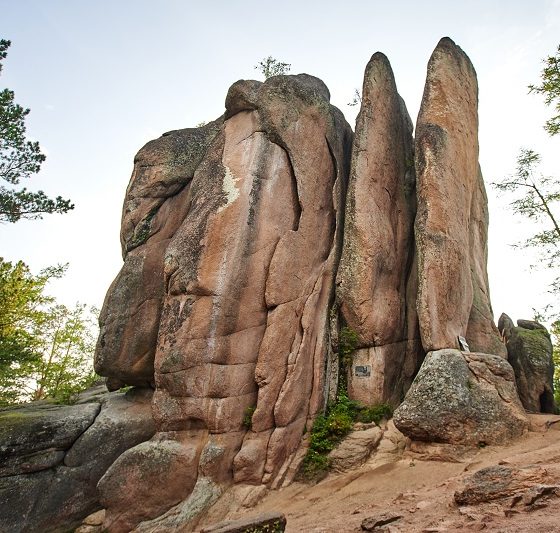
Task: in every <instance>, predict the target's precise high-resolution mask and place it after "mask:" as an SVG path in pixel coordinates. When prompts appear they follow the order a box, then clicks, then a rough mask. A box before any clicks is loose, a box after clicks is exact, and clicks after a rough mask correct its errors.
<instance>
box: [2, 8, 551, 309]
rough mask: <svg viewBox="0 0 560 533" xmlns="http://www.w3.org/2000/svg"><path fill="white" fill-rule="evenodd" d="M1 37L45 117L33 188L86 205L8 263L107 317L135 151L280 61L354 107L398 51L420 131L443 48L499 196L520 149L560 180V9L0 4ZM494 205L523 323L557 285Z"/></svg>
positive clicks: (502, 273) (36, 228)
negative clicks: (558, 77)
mask: <svg viewBox="0 0 560 533" xmlns="http://www.w3.org/2000/svg"><path fill="white" fill-rule="evenodd" d="M0 13H1V17H0V37H2V38H6V39H10V40H11V41H12V46H11V48H10V49H9V53H8V58H7V59H6V60H5V63H4V64H5V67H4V70H3V72H2V75H1V77H0V88H3V87H9V88H11V89H13V90H14V91H15V93H16V101H17V102H18V103H20V104H21V105H23V106H25V107H29V108H31V114H30V115H29V117H28V121H27V124H28V133H29V135H30V136H31V137H32V138H33V139H36V140H39V141H40V142H41V144H42V146H43V148H44V150H45V152H46V153H47V162H46V163H45V164H44V167H43V170H42V171H41V173H40V174H39V175H38V176H36V177H34V178H33V179H32V180H31V181H30V182H29V186H30V187H31V188H35V189H38V188H41V189H43V190H45V191H46V192H47V193H50V194H52V195H57V194H61V195H62V196H64V197H69V198H71V199H72V200H73V201H74V202H75V203H76V209H75V211H74V212H72V213H71V214H68V215H64V216H49V217H48V218H46V219H44V220H43V221H35V222H19V223H17V224H16V225H4V226H0V242H1V248H0V253H1V254H2V255H3V256H4V257H5V258H7V259H23V260H24V261H26V262H27V263H28V264H29V265H30V266H31V267H32V269H34V270H38V269H40V268H42V267H44V266H47V265H50V264H55V263H66V262H68V263H69V264H70V268H69V271H68V274H67V276H66V277H65V279H64V280H61V281H59V282H56V284H55V285H53V287H52V291H51V292H52V293H53V294H54V295H55V296H57V297H58V298H60V299H61V300H62V301H64V302H65V303H73V302H75V301H77V300H79V301H82V302H86V303H90V304H96V305H98V306H99V305H101V303H102V300H103V297H104V295H105V292H106V290H107V288H108V286H109V284H110V282H111V281H112V279H113V277H114V276H115V275H116V273H117V272H118V270H119V268H120V265H121V258H120V244H119V225H120V212H121V206H122V201H123V198H124V193H125V189H126V185H127V183H128V180H129V177H130V173H131V170H132V162H133V157H134V154H135V153H136V152H137V151H138V149H139V148H140V147H141V146H142V145H143V144H145V143H146V142H147V141H148V140H150V139H152V138H155V137H158V136H159V135H160V134H161V133H163V132H165V131H168V130H171V129H178V128H183V127H188V126H193V125H195V124H197V123H198V122H200V121H208V120H212V119H214V118H216V117H218V116H219V115H220V114H221V113H222V111H223V103H224V99H225V95H226V92H227V89H228V87H229V86H230V85H231V84H232V83H233V82H234V81H236V80H238V79H240V78H258V77H259V73H258V72H257V71H256V70H254V68H253V67H254V65H255V64H257V62H258V61H259V60H260V59H261V58H263V57H265V56H268V55H272V56H274V57H276V58H278V59H280V60H283V61H286V62H288V63H291V64H292V72H293V73H298V72H307V73H309V74H313V75H316V76H318V77H320V78H322V79H323V80H324V81H325V83H326V84H327V86H328V87H329V89H330V91H331V95H332V98H331V101H332V103H333V104H334V105H336V106H338V107H339V108H340V109H341V110H342V111H343V112H344V113H345V115H346V117H347V119H348V121H349V122H350V123H351V124H352V125H353V123H354V119H355V114H356V112H357V110H356V108H352V107H348V106H347V105H346V104H347V103H348V102H349V101H350V100H351V98H352V93H353V91H354V88H356V87H361V83H362V76H363V71H364V68H365V65H366V63H367V61H368V59H369V57H370V56H371V55H372V54H373V53H374V52H376V51H378V50H380V51H382V52H384V53H385V54H386V55H387V56H388V57H389V59H390V61H391V64H392V66H393V70H394V72H395V76H396V80H397V86H398V88H399V91H400V93H401V95H402V96H403V98H404V99H405V101H406V103H407V106H408V109H409V112H410V114H411V117H412V119H413V121H414V120H415V118H416V115H417V113H418V108H419V104H420V99H421V97H422V91H423V86H424V79H425V71H426V64H427V61H428V59H429V56H430V54H431V52H432V50H433V48H434V47H435V45H436V44H437V42H438V40H439V39H440V38H441V37H442V36H445V35H447V36H450V37H451V38H452V39H454V40H455V42H456V43H457V44H459V45H460V46H461V47H462V48H463V49H464V50H465V51H466V52H467V54H468V55H469V56H470V58H471V60H472V61H473V63H474V65H475V68H476V70H477V72H478V78H479V86H480V145H481V152H480V153H481V165H482V170H483V173H484V175H485V177H486V181H487V184H488V183H489V182H490V181H493V180H496V179H499V178H500V177H502V176H504V175H506V174H508V173H510V172H512V171H513V169H514V165H515V157H516V155H517V153H518V151H519V148H520V147H532V148H534V149H536V150H537V151H540V152H541V153H542V154H543V159H544V162H545V167H544V168H545V170H546V171H547V172H548V173H551V174H555V175H558V176H560V163H559V161H560V158H559V157H558V153H559V150H558V146H559V142H560V139H549V138H548V137H547V136H546V134H545V133H544V131H543V130H542V124H543V123H544V121H545V119H546V118H547V116H548V114H549V113H548V112H547V110H546V109H545V106H544V105H543V103H542V100H541V99H540V98H539V97H538V96H534V95H528V94H527V85H528V84H529V83H535V82H538V79H539V73H540V69H541V63H540V61H541V59H543V58H544V57H545V56H546V55H548V54H552V53H553V52H554V50H555V48H556V46H557V45H558V44H559V43H560V1H559V0H546V1H545V0H535V1H531V2H528V1H524V2H522V1H517V2H515V1H513V2H507V3H505V2H492V1H480V0H475V1H470V2H452V1H449V0H448V1H446V2H443V1H441V2H430V1H425V2H412V1H411V2H392V3H389V2H387V1H383V2H378V1H369V2H367V1H352V0H347V1H345V2H342V1H340V0H339V1H330V0H323V1H320V2H319V1H307V2H304V1H300V2H295V1H291V0H288V1H284V2H281V3H280V2H267V1H259V2H257V1H237V2H236V1H229V2H226V1H207V2H205V3H204V4H203V3H202V2H190V1H182V2H181V1H170V0H160V1H158V2H153V1H152V2H147V1H130V0H119V1H112V2H109V1H106V0H99V1H95V2H92V1H83V0H73V1H70V0H66V1H60V0H59V1H49V0H41V1H26V0H0ZM487 189H488V194H489V196H490V216H491V234H490V265H489V274H490V285H491V290H492V300H493V304H494V311H495V312H496V314H497V315H499V313H500V312H501V311H506V312H508V313H509V314H511V315H512V317H513V318H518V317H522V316H526V317H527V316H530V315H531V308H533V307H535V308H540V307H542V306H543V305H544V304H545V303H547V302H548V301H550V296H549V295H547V294H546V282H547V276H546V275H545V274H543V273H541V272H532V271H529V265H530V263H531V259H532V258H531V254H528V253H527V252H519V251H515V250H512V249H511V247H510V244H512V243H514V242H515V241H516V240H517V239H518V238H521V237H522V236H523V234H526V233H527V231H528V228H527V224H526V222H525V221H523V220H521V219H516V218H514V217H513V216H512V215H511V213H510V211H509V210H508V209H507V205H506V202H505V200H503V199H497V198H495V193H494V191H493V190H492V189H491V187H490V186H489V185H487Z"/></svg>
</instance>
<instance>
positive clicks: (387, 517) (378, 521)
mask: <svg viewBox="0 0 560 533" xmlns="http://www.w3.org/2000/svg"><path fill="white" fill-rule="evenodd" d="M401 518H402V515H399V514H395V513H384V514H381V515H377V516H370V517H368V518H365V519H364V520H363V522H362V525H361V527H362V530H363V531H376V530H381V528H383V526H386V525H387V524H392V523H393V522H396V521H397V520H400V519H401ZM383 529H384V528H383Z"/></svg>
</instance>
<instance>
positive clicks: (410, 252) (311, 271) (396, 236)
mask: <svg viewBox="0 0 560 533" xmlns="http://www.w3.org/2000/svg"><path fill="white" fill-rule="evenodd" d="M477 91H478V89H477V81H476V74H475V73H474V69H473V67H472V65H471V64H470V61H469V60H468V58H467V57H466V55H465V54H464V53H463V52H462V51H461V49H460V48H458V47H457V46H456V45H455V44H454V43H453V42H452V41H451V40H449V39H443V40H442V41H441V42H440V43H439V45H438V46H437V48H436V50H435V51H434V54H433V55H432V58H431V59H430V64H429V66H428V78H427V82H426V89H425V93H424V98H423V101H422V109H421V112H420V116H419V119H418V125H417V134H416V139H415V141H414V142H413V139H412V124H411V121H410V118H409V116H408V113H407V111H406V107H405V105H404V102H403V101H402V99H401V97H400V96H399V94H398V92H397V89H396V83H395V80H394V76H393V72H392V70H391V67H390V65H389V62H388V60H387V58H386V57H385V56H384V55H383V54H380V53H377V54H375V55H374V56H373V57H372V58H371V61H370V62H369V63H368V66H367V68H366V72H365V76H364V87H363V101H362V107H361V110H360V114H359V117H358V120H357V124H356V135H355V136H353V134H352V131H351V129H350V127H349V126H348V124H347V123H346V121H345V120H344V118H343V116H342V114H341V113H340V111H339V110H338V109H336V108H335V107H333V106H331V105H330V103H329V99H330V95H329V92H328V89H327V88H326V86H325V85H324V84H323V83H322V82H321V81H320V80H318V79H317V78H314V77H312V76H309V75H306V74H300V75H297V76H274V77H271V78H269V79H268V80H266V81H265V82H264V83H260V82H257V81H239V82H237V83H235V84H234V85H232V87H231V88H230V90H229V92H228V95H227V98H226V102H225V108H226V109H225V114H224V115H223V117H221V118H220V119H218V120H216V121H214V122H212V123H210V124H208V125H206V126H203V127H201V128H193V129H185V130H177V131H173V132H170V133H168V134H165V135H164V136H162V137H161V138H159V139H156V140H154V141H151V142H150V143H148V144H147V145H146V146H145V147H144V148H142V150H140V152H139V153H138V155H137V157H136V159H135V166H134V171H133V174H132V178H131V181H130V184H129V187H128V189H127V194H126V198H125V202H124V209H123V218H122V228H121V242H122V248H123V257H124V266H123V268H122V270H121V272H120V273H119V274H118V276H117V278H116V279H115V281H114V283H113V285H112V286H111V287H110V289H109V292H108V294H107V297H106V300H105V304H104V307H103V310H102V314H101V320H100V322H101V334H100V337H99V342H98V345H97V353H96V369H97V371H98V372H99V373H100V374H101V375H105V376H108V377H109V378H110V384H111V386H112V387H114V388H118V387H119V386H121V385H122V384H134V385H142V386H146V385H149V386H150V387H152V388H154V389H155V392H154V395H153V400H152V411H153V416H154V421H155V425H156V428H157V433H156V435H155V436H154V437H153V438H152V439H151V440H150V441H149V442H142V443H141V444H139V445H138V446H136V447H134V448H131V449H129V450H127V451H126V452H124V453H123V454H122V455H121V456H120V457H119V458H118V460H116V461H115V462H114V463H113V464H112V465H111V467H110V468H109V469H108V470H107V472H106V473H105V475H104V476H103V478H102V479H101V481H100V483H99V487H98V488H99V493H100V499H101V501H102V502H103V505H105V507H106V513H105V521H104V527H105V528H106V529H108V530H109V531H110V532H111V533H118V532H124V531H130V530H131V529H134V528H136V530H137V531H151V530H157V528H166V527H167V528H170V529H172V528H178V527H183V525H184V524H185V523H186V521H187V522H188V521H189V520H191V521H192V520H194V519H193V517H194V516H195V515H196V514H197V513H201V512H203V511H204V509H205V508H207V507H208V506H210V505H212V504H213V503H214V502H215V501H216V499H217V498H218V497H219V495H220V494H221V493H222V492H223V491H224V490H227V488H228V487H229V486H230V485H231V484H233V483H237V484H245V485H258V486H259V487H258V488H263V487H264V486H268V487H272V488H276V487H281V486H284V485H285V484H287V483H289V482H290V481H291V479H292V478H293V476H294V475H295V473H296V471H297V468H298V465H299V463H300V461H301V460H302V458H303V456H304V454H305V442H306V440H305V439H302V436H303V435H304V433H305V432H306V431H308V430H309V429H310V427H311V426H312V424H313V420H314V419H315V417H316V415H317V414H318V413H321V412H323V410H324V409H325V406H326V404H327V401H333V400H335V399H336V397H337V394H338V393H339V392H340V390H341V386H347V390H348V393H349V396H350V397H351V398H352V399H355V400H358V401H360V402H361V403H363V404H370V405H371V404H376V403H381V402H384V403H390V404H392V405H393V406H397V405H398V404H399V403H400V402H401V401H402V400H403V398H404V397H405V394H406V393H407V390H408V389H409V387H410V386H411V383H412V380H413V379H414V377H415V375H416V374H417V372H418V370H419V368H420V365H421V363H422V360H423V358H424V354H425V353H426V352H428V351H433V350H437V349H440V348H449V350H444V351H442V352H433V353H434V354H436V355H433V354H432V359H433V360H434V361H435V360H436V359H437V363H435V362H433V361H432V363H429V364H428V365H424V367H422V369H423V370H421V371H420V374H419V376H420V375H422V376H423V377H422V379H424V378H426V376H428V377H427V378H426V379H427V381H425V380H424V381H425V382H426V383H428V384H429V385H428V388H427V389H425V390H424V389H422V387H424V385H422V380H421V381H420V382H418V380H417V381H416V382H414V383H415V384H414V385H413V387H412V389H411V392H412V391H414V390H416V391H418V390H421V391H422V395H424V396H426V398H427V399H426V398H424V396H422V397H423V398H424V399H423V400H422V401H423V402H433V406H434V408H437V409H440V411H439V412H438V416H439V418H440V420H439V423H442V420H445V423H449V424H448V427H447V426H446V427H444V428H443V430H441V431H443V433H442V434H439V433H438V432H437V431H438V430H437V429H436V430H434V432H433V433H430V431H432V428H431V427H428V425H429V424H428V422H429V421H427V420H426V419H427V418H429V416H428V415H427V414H426V412H425V410H424V411H422V405H421V404H422V402H420V400H418V401H417V400H415V399H414V398H415V396H414V394H412V395H411V392H409V395H408V396H407V397H406V401H405V404H404V405H405V407H402V408H401V409H400V413H401V415H402V416H401V418H400V420H401V423H402V425H403V427H406V428H407V430H408V432H409V433H410V434H411V435H415V436H416V438H428V436H433V435H435V436H436V439H439V440H441V441H442V442H452V441H453V442H454V441H461V442H463V441H464V440H465V439H464V438H463V437H460V436H459V433H460V426H461V424H465V427H466V428H467V430H465V431H466V432H467V433H468V434H469V435H470V437H468V440H469V442H470V443H474V444H477V443H479V442H488V443H490V442H498V441H500V440H503V439H505V438H509V437H513V436H517V435H519V434H520V433H521V432H522V431H523V428H524V427H525V425H526V421H525V419H524V416H523V414H522V412H521V411H520V405H519V402H518V400H517V399H516V398H517V397H516V394H517V393H516V391H515V383H514V382H513V373H512V371H511V368H510V367H509V366H508V364H507V362H506V361H505V360H504V359H503V357H505V353H506V352H505V346H504V344H503V343H502V341H501V338H500V336H499V334H498V332H497V329H496V327H495V326H494V324H493V321H492V310H491V306H490V297H489V290H488V279H487V273H486V260H487V248H486V247H487V226H488V211H487V201H486V195H485V191H484V183H483V180H482V175H481V172H480V169H479V165H478V139H477V128H478V118H477V97H478V95H477ZM335 281H336V283H335ZM335 302H336V305H335ZM343 330H345V331H346V332H347V333H348V334H349V336H350V337H352V338H355V339H356V341H355V343H354V345H353V346H352V347H351V349H349V348H348V346H347V347H346V348H345V349H344V350H343V349H342V344H343V343H342V340H341V338H342V335H341V332H342V331H343ZM458 336H463V337H466V339H467V341H468V343H469V344H470V345H471V348H472V349H473V350H476V351H477V352H486V353H490V354H495V355H494V356H492V355H483V354H479V353H472V354H464V355H461V354H460V353H459V352H457V351H456V350H453V349H452V348H455V347H457V345H458ZM337 352H338V353H337ZM352 352H353V353H352ZM446 358H447V359H446ZM339 359H340V360H339ZM344 359H346V361H345V362H344V361H343V360H344ZM451 367H452V368H453V369H454V370H453V372H451V370H450V369H451ZM426 368H428V369H431V370H426ZM340 372H342V374H340ZM450 372H451V373H452V374H453V373H454V375H453V376H451V377H453V378H454V379H455V378H456V379H455V381H452V382H451V383H450V385H449V386H448V387H447V389H445V390H443V392H442V391H440V390H439V389H437V388H434V387H432V385H433V384H434V383H438V384H442V386H443V385H444V384H443V382H442V380H444V378H445V379H446V378H447V377H449V376H450ZM477 372H478V373H477ZM469 373H473V375H474V376H475V377H474V378H470V381H469V380H468V379H467V376H469V375H470V374H469ZM510 374H511V375H510ZM476 376H479V377H480V379H479V378H478V377H476ZM481 376H484V379H482V377H481ZM459 378H460V379H459ZM463 378H465V379H463ZM510 378H511V379H510ZM488 380H489V381H488ZM471 381H472V384H473V388H474V389H476V392H477V394H474V393H472V394H471V393H470V392H469V390H470V389H469V386H468V383H471ZM487 381H488V382H487ZM419 383H420V384H419ZM474 389H473V390H474ZM434 395H435V397H433V396H434ZM440 396H441V397H445V398H446V401H447V402H448V403H449V404H450V405H452V406H454V407H453V409H452V412H451V414H449V417H448V418H446V416H447V415H446V413H444V410H443V407H444V404H442V403H441V402H440V400H441V398H440ZM415 402H416V403H415ZM438 402H440V403H438ZM453 402H455V403H453ZM405 415H406V416H405ZM407 417H408V418H407ZM415 424H416V426H417V427H416V428H414V427H413V426H414V425H415ZM446 432H447V433H446ZM492 435H494V436H492ZM461 439H462V440H461ZM302 443H303V444H302ZM362 444H363V443H362ZM368 446H369V444H368V445H365V446H361V444H360V445H357V446H355V447H354V448H356V449H360V450H362V451H361V452H356V453H357V454H358V455H360V454H361V453H363V454H365V455H367V450H368V449H369V448H368ZM364 450H365V451H364ZM352 453H353V452H352ZM122 487H126V490H122ZM189 523H194V522H189ZM181 524H183V525H181ZM185 527H186V526H185ZM189 527H190V526H189Z"/></svg>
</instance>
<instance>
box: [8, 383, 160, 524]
mask: <svg viewBox="0 0 560 533" xmlns="http://www.w3.org/2000/svg"><path fill="white" fill-rule="evenodd" d="M151 396H152V393H151V391H130V392H128V393H127V394H126V395H124V394H122V393H113V394H108V393H107V390H106V389H105V394H102V395H100V396H97V397H96V399H93V400H92V403H85V404H81V405H72V406H60V405H50V404H38V405H35V404H28V405H25V406H22V407H17V408H5V409H2V410H0V462H1V464H2V467H1V468H0V507H1V509H2V512H1V513H0V530H1V531H10V532H14V533H17V532H24V531H44V532H51V531H52V532H54V531H62V530H63V531H67V530H69V529H71V528H72V527H76V526H77V525H78V524H79V523H80V521H81V520H82V518H84V517H85V516H86V515H88V514H89V513H91V512H92V511H95V510H97V509H99V508H100V507H101V504H100V502H99V498H98V495H97V489H96V485H97V482H98V481H99V479H100V478H101V476H102V475H103V474H104V473H105V471H106V470H107V468H108V467H109V466H110V465H111V463H112V462H113V461H114V460H115V459H117V457H119V455H121V454H122V453H123V452H124V451H125V450H127V449H128V448H131V447H133V446H135V445H136V444H138V443H140V442H142V441H145V440H147V439H149V438H150V437H151V436H152V435H153V434H154V432H155V427H154V423H153V420H152V417H151V409H150V400H151Z"/></svg>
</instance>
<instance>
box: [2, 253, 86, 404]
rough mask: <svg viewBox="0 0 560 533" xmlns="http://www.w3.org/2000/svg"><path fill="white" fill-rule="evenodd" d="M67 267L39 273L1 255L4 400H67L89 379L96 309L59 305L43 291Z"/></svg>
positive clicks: (14, 401)
mask: <svg viewBox="0 0 560 533" xmlns="http://www.w3.org/2000/svg"><path fill="white" fill-rule="evenodd" d="M64 270H65V267H60V266H59V267H51V268H48V269H45V270H43V271H41V272H40V273H39V274H38V275H36V276H35V275H33V274H32V273H31V272H30V270H29V268H28V267H27V265H25V264H24V263H23V262H21V261H19V262H17V263H15V264H13V263H10V262H8V261H4V260H3V259H1V258H0V404H10V403H17V402H20V401H25V400H33V399H42V398H53V399H55V400H57V401H62V402H68V401H71V400H72V398H73V396H74V395H75V393H76V392H77V391H78V390H82V389H83V388H85V387H86V386H87V385H88V383H89V382H90V381H91V376H92V374H93V368H92V356H93V349H94V341H95V337H94V331H95V329H94V325H93V322H94V319H95V310H93V311H92V310H88V309H87V308H86V307H85V306H83V305H76V306H75V307H74V308H73V309H69V308H67V307H65V306H62V305H57V304H56V302H55V301H54V298H52V297H50V296H48V295H46V294H45V292H44V291H45V287H46V285H47V283H48V282H49V281H50V280H52V279H56V278H59V277H61V276H62V275H63V273H64Z"/></svg>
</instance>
